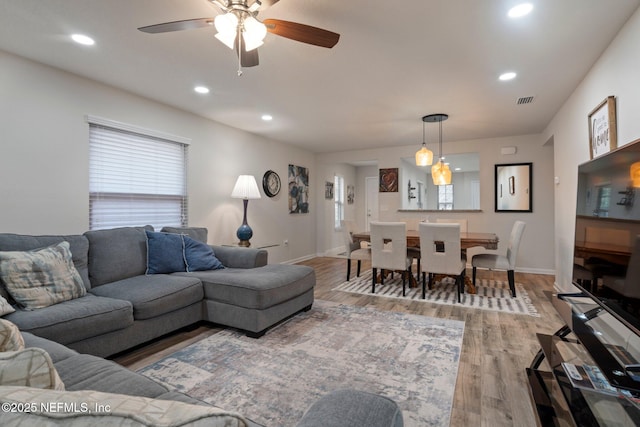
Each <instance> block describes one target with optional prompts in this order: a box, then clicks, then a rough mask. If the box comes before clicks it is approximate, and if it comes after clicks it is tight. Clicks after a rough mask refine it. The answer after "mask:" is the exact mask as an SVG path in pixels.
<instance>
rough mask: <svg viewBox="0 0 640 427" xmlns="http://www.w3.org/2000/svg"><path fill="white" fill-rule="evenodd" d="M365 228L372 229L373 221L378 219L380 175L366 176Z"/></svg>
mask: <svg viewBox="0 0 640 427" xmlns="http://www.w3.org/2000/svg"><path fill="white" fill-rule="evenodd" d="M365 187H366V189H365V191H366V194H365V215H366V216H365V227H366V228H365V229H366V231H370V230H371V228H370V226H369V224H370V223H371V221H377V220H378V177H377V176H368V177H366V178H365Z"/></svg>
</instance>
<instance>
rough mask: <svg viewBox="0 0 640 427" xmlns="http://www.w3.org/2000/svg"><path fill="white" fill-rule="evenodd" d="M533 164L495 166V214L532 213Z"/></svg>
mask: <svg viewBox="0 0 640 427" xmlns="http://www.w3.org/2000/svg"><path fill="white" fill-rule="evenodd" d="M532 183H533V163H508V164H501V165H496V175H495V194H496V199H495V200H496V203H495V211H496V212H532V211H533V197H532V188H531V185H532Z"/></svg>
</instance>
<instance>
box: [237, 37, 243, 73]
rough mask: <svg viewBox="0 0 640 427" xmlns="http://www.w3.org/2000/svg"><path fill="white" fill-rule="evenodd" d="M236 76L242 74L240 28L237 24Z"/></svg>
mask: <svg viewBox="0 0 640 427" xmlns="http://www.w3.org/2000/svg"><path fill="white" fill-rule="evenodd" d="M237 37H238V77H240V76H242V30H241V28H240V25H238V36H237Z"/></svg>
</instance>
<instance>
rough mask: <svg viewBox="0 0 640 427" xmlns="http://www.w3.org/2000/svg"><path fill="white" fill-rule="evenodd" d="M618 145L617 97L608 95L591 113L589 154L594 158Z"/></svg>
mask: <svg viewBox="0 0 640 427" xmlns="http://www.w3.org/2000/svg"><path fill="white" fill-rule="evenodd" d="M617 145H618V133H617V125H616V98H615V96H608V97H607V98H606V99H605V100H604V101H602V102H601V103H600V104H599V105H598V106H597V107H596V108H594V109H593V111H591V112H590V113H589V155H590V156H591V158H592V159H593V158H595V157H598V156H601V155H602V154H606V153H608V152H609V151H611V150H613V149H614V148H616V147H617Z"/></svg>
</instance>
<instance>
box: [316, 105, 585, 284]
mask: <svg viewBox="0 0 640 427" xmlns="http://www.w3.org/2000/svg"><path fill="white" fill-rule="evenodd" d="M454 119H455V117H451V118H450V120H454ZM585 121H586V120H585ZM444 132H445V133H446V128H445V129H444ZM545 142H546V140H545V139H544V138H543V137H542V136H541V135H525V136H516V137H507V138H496V139H483V140H471V141H458V142H447V143H445V144H444V147H443V150H444V152H445V154H447V153H451V154H453V153H471V152H477V153H479V155H480V172H479V174H478V177H479V180H480V209H481V211H479V212H451V211H446V212H442V213H433V212H429V213H428V215H429V217H430V218H438V217H443V218H444V217H446V218H467V220H468V226H469V231H489V232H494V233H497V234H498V237H499V238H500V245H499V250H498V251H499V252H501V253H504V251H506V245H507V243H508V241H509V234H510V232H511V227H512V226H513V223H514V222H515V221H516V220H518V219H521V220H523V221H525V222H526V223H527V228H526V230H525V234H524V237H523V241H522V245H521V247H520V251H519V254H518V271H527V272H537V273H546V274H553V273H554V260H555V258H554V253H553V246H554V245H553V243H554V230H553V213H554V209H553V204H554V199H553V170H554V168H553V145H551V144H545ZM505 146H514V147H516V148H517V153H516V154H514V155H502V154H501V152H500V149H501V148H502V147H505ZM418 148H419V147H418V146H415V145H409V146H403V147H389V148H380V149H370V150H354V151H344V152H337V153H324V154H318V155H317V167H318V174H319V175H321V176H322V175H323V174H329V171H331V170H333V169H334V168H335V165H337V164H344V163H354V162H356V163H357V162H362V161H374V162H377V164H378V167H379V168H393V167H397V168H400V164H401V158H402V157H410V156H413V155H414V154H415V152H416V150H418ZM525 162H532V163H533V186H532V189H533V212H532V213H503V212H500V213H496V212H494V170H495V168H494V165H495V164H496V163H525ZM358 169H365V168H358ZM366 170H367V173H371V167H367V168H366ZM374 174H375V175H377V170H376V171H375V172H374ZM361 175H363V174H361V173H360V172H358V186H357V187H356V205H357V206H356V209H361V210H360V211H359V212H358V213H357V214H356V219H358V218H360V217H362V218H364V205H362V206H360V205H358V204H357V201H358V199H359V195H364V177H362V179H360V177H361ZM405 185H406V183H405ZM360 186H362V187H360ZM401 194H402V193H401V192H397V193H380V194H379V196H378V197H379V202H378V203H379V208H380V212H379V213H380V220H381V221H394V220H395V221H397V220H402V219H404V218H410V217H412V216H415V217H416V218H422V217H424V216H425V213H424V212H418V211H416V212H415V213H414V212H399V211H398V209H399V207H401V206H402V200H401ZM360 199H362V197H360ZM328 214H329V212H328V211H327V212H321V213H320V215H321V216H322V215H328ZM358 221H359V219H358ZM318 223H319V224H323V223H326V218H322V217H321V218H319V220H318ZM358 224H359V225H361V226H364V223H362V224H360V222H359V223H358ZM319 227H320V228H319V229H318V232H317V234H318V236H322V235H323V234H325V233H328V232H329V231H330V230H328V229H327V228H324V229H322V228H321V227H322V226H319ZM362 228H364V227H362ZM327 243H328V242H324V241H322V240H321V239H318V247H317V252H318V253H325V252H326V251H329V250H330V249H332V248H333V247H332V246H331V245H330V244H327ZM540 248H544V249H543V250H540ZM476 252H477V250H476V249H474V250H471V251H469V254H470V255H473V254H474V253H476Z"/></svg>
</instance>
